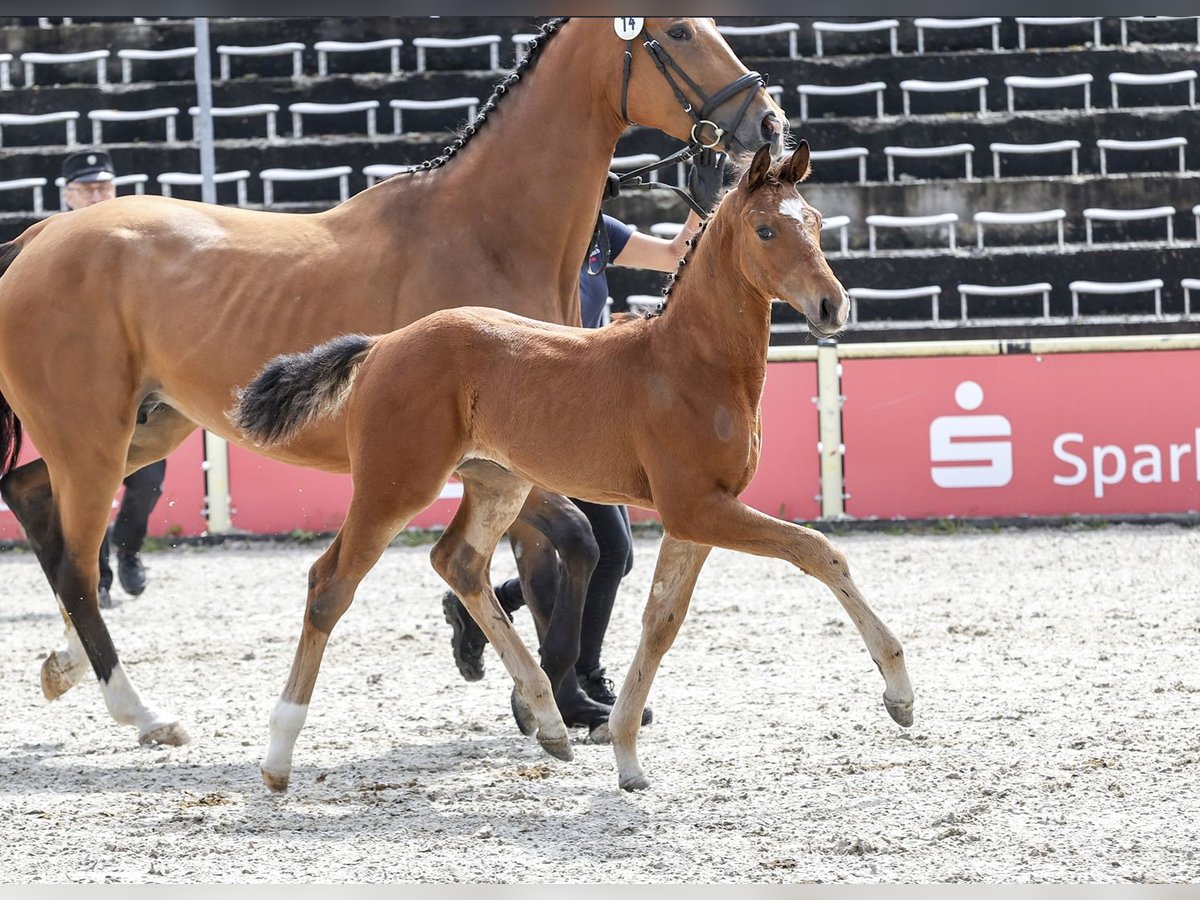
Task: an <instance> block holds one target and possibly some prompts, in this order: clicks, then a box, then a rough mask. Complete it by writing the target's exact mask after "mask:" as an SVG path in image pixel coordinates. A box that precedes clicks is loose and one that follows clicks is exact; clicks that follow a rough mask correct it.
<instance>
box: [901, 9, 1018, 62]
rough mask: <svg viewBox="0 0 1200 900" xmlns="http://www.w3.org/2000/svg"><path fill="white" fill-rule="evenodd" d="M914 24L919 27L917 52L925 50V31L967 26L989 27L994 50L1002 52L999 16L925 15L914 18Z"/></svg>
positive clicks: (958, 28) (956, 29)
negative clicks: (959, 16)
mask: <svg viewBox="0 0 1200 900" xmlns="http://www.w3.org/2000/svg"><path fill="white" fill-rule="evenodd" d="M913 26H914V27H915V28H916V29H917V52H918V53H922V54H923V53H924V52H925V32H926V31H948V30H955V31H958V30H962V29H965V28H987V29H989V30H990V31H991V33H992V52H993V53H999V52H1000V17H999V16H977V17H975V18H970V19H938V18H934V17H929V16H923V17H919V18H916V19H913Z"/></svg>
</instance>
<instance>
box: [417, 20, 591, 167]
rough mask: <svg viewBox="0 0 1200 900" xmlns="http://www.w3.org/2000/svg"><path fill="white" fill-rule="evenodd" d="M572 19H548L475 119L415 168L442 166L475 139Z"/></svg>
mask: <svg viewBox="0 0 1200 900" xmlns="http://www.w3.org/2000/svg"><path fill="white" fill-rule="evenodd" d="M569 19H570V16H558V17H557V18H554V19H551V20H550V21H549V22H546V23H545V24H544V25H542V27H541V29H540V30H539V31H538V33H537V36H536V37H534V38H533V39H532V40H531V41H530V42H529V52H528V53H526V54H525V57H524V59H522V60H521V61H520V62H519V63H517V64H516V65H515V66H513V68H512V70H511V71H510V72H509V73H508V74H507V75H506V76H505V77H504V80H502V81H501V82H500V83H499V84H497V85H496V87H495V88H493V89H492V95H491V96H490V97H488V99H487V102H486V103H484V104H483V106H481V107H479V112H478V114H477V115H476V116H475V121H474V122H470V123H468V124H467V125H464V126H462V127H461V128H459V129H458V137H456V138H455V139H454V140H453V141H451V143H450V145H449V146H447V147H446V149H445V151H444V152H443V153H442V155H441V156H436V157H434V158H433V159H427V160H425V162H423V163H421V164H420V165H419V166H417V167H416V168H415V169H413V170H412V171H413V172H427V171H429V170H431V169H440V168H441V167H442V166H444V165H445V164H446V163H448V162H449V161H450V160H451V159H452V158H453V157H454V155H455V154H456V153H458V151H459V150H461V149H462V148H463V147H465V146H466V145H467V142H468V141H469V140H471V138H472V137H473V136H474V135H475V134H476V133H477V132H478V131H479V129H481V128H482V127H483V123H484V122H486V121H487V117H488V113H490V112H491V111H492V110H494V109H495V108H496V106H497V105H498V104H499V103H500V98H501V97H503V96H504V95H505V94H506V93H508V91H509V89H511V88H512V87H513V86H514V85H516V83H517V82H518V81H520V80H521V76H522V75H523V74H525V73H526V72H527V71H528V70H529V69H530V68H531V67H532V66H533V64H534V63H535V62H536V61H537V59H538V51H539V50H541V49H542V47H544V46H545V45H546V44H548V43H550V39H551V38H552V37H554V35H555V34H557V33H558V30H559V29H560V28H561V27H562V26H563V24H564V23H565V22H567V21H568V20H569ZM409 174H411V173H409Z"/></svg>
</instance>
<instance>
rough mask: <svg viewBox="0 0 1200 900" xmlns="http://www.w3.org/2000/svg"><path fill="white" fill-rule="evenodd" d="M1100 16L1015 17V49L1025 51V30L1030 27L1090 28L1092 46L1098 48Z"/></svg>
mask: <svg viewBox="0 0 1200 900" xmlns="http://www.w3.org/2000/svg"><path fill="white" fill-rule="evenodd" d="M1101 18H1103V17H1102V16H1017V48H1018V49H1020V50H1024V49H1025V29H1026V28H1028V27H1029V26H1030V25H1037V26H1040V27H1047V28H1048V27H1068V28H1069V27H1071V26H1073V25H1087V24H1090V25H1091V26H1092V46H1093V48H1095V47H1099V46H1100V20H1101Z"/></svg>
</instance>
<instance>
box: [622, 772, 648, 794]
mask: <svg viewBox="0 0 1200 900" xmlns="http://www.w3.org/2000/svg"><path fill="white" fill-rule="evenodd" d="M649 787H650V779H648V778H647V777H646V776H645V775H630V776H629V777H628V778H622V779H621V790H623V791H644V790H648V789H649Z"/></svg>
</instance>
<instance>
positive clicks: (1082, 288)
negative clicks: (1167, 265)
mask: <svg viewBox="0 0 1200 900" xmlns="http://www.w3.org/2000/svg"><path fill="white" fill-rule="evenodd" d="M1162 287H1163V280H1162V279H1161V278H1148V279H1146V280H1145V281H1072V282H1071V283H1070V284H1069V285H1068V288H1069V289H1070V291H1071V317H1072V318H1073V319H1078V318H1080V316H1079V295H1080V294H1102V295H1106V296H1113V295H1116V294H1141V293H1144V292H1145V291H1154V315H1155V316H1156V317H1161V316H1162Z"/></svg>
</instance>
